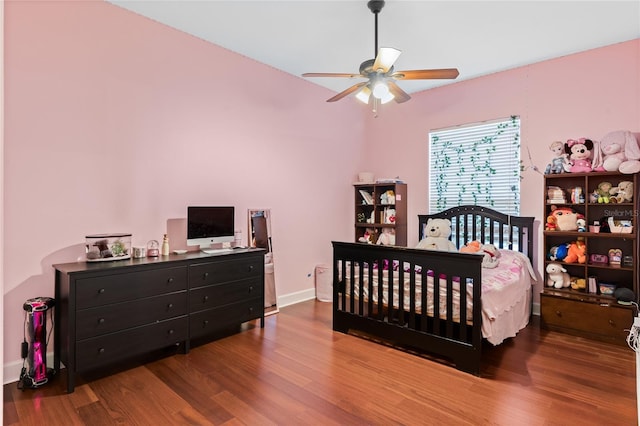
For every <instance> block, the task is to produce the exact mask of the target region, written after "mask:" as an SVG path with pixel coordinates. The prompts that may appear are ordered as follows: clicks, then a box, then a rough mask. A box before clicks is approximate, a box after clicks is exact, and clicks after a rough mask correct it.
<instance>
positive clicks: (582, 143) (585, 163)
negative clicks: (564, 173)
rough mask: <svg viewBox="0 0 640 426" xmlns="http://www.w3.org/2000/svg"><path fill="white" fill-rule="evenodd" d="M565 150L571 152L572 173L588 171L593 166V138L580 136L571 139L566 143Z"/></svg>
mask: <svg viewBox="0 0 640 426" xmlns="http://www.w3.org/2000/svg"><path fill="white" fill-rule="evenodd" d="M564 151H565V152H566V153H567V154H569V163H570V164H571V168H570V169H569V170H570V171H571V173H581V172H584V173H588V172H590V171H591V170H592V167H591V151H593V141H592V140H591V139H585V138H580V139H578V140H575V139H569V140H568V141H567V143H565V144H564Z"/></svg>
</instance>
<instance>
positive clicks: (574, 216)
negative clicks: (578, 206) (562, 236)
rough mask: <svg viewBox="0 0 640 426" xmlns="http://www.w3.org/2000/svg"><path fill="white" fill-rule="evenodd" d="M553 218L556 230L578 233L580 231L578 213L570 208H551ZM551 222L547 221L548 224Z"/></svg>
mask: <svg viewBox="0 0 640 426" xmlns="http://www.w3.org/2000/svg"><path fill="white" fill-rule="evenodd" d="M551 216H553V218H554V221H555V224H556V229H557V230H558V231H576V230H577V229H578V223H577V220H578V217H579V215H578V213H576V212H574V211H573V210H572V209H570V208H569V207H558V206H555V205H553V206H551ZM548 222H549V220H548V219H547V223H548Z"/></svg>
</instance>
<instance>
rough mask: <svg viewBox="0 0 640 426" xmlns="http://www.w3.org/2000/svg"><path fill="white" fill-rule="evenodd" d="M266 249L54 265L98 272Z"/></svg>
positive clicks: (221, 257)
mask: <svg viewBox="0 0 640 426" xmlns="http://www.w3.org/2000/svg"><path fill="white" fill-rule="evenodd" d="M265 253H266V250H265V249H262V248H242V249H233V250H232V251H227V252H220V253H213V254H207V253H203V252H201V251H190V252H186V253H184V254H174V253H171V254H170V255H169V256H158V257H143V258H139V259H133V258H132V259H125V260H114V261H112V262H86V261H79V262H69V263H57V264H54V265H53V267H54V268H55V269H56V270H57V271H60V272H64V273H73V272H98V271H109V270H114V269H119V268H128V267H136V266H139V267H144V266H146V265H149V266H151V265H154V266H158V265H162V264H166V266H167V267H170V266H172V265H173V264H179V263H194V262H198V261H210V260H231V259H232V258H237V257H244V256H247V255H258V254H260V255H264V254H265Z"/></svg>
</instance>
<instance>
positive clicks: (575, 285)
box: [570, 277, 587, 291]
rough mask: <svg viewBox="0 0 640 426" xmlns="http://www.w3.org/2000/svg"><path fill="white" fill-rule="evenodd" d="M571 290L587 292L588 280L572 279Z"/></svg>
mask: <svg viewBox="0 0 640 426" xmlns="http://www.w3.org/2000/svg"><path fill="white" fill-rule="evenodd" d="M570 281H571V289H573V290H578V291H585V290H586V289H587V280H585V279H584V278H578V277H571V278H570Z"/></svg>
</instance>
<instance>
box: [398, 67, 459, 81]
mask: <svg viewBox="0 0 640 426" xmlns="http://www.w3.org/2000/svg"><path fill="white" fill-rule="evenodd" d="M459 74H460V73H459V72H458V69H457V68H442V69H433V70H412V71H397V72H394V73H393V74H391V75H390V77H391V78H395V79H396V80H429V79H434V80H435V79H444V78H450V79H454V78H456V77H458V75H459Z"/></svg>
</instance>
